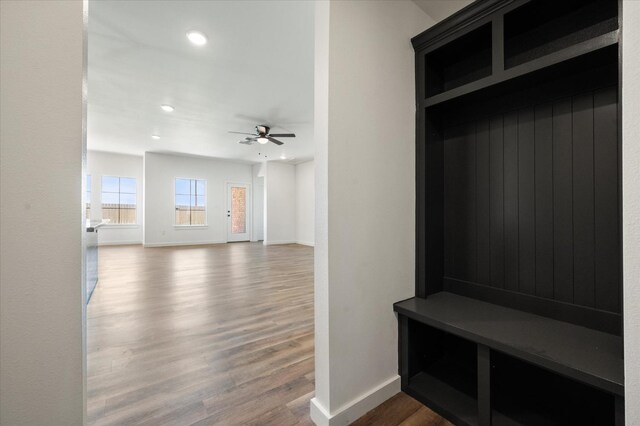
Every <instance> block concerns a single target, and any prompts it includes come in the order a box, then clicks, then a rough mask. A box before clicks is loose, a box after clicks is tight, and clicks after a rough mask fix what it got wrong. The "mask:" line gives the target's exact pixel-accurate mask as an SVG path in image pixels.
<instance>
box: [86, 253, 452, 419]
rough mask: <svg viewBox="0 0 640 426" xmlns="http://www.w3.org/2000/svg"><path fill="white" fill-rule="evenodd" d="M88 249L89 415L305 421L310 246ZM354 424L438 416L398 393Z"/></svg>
mask: <svg viewBox="0 0 640 426" xmlns="http://www.w3.org/2000/svg"><path fill="white" fill-rule="evenodd" d="M99 255H100V261H99V262H100V263H99V266H100V270H99V277H100V278H99V282H98V286H97V287H96V290H95V292H94V294H93V296H92V299H91V302H90V303H89V306H88V309H87V322H88V330H87V334H88V336H87V337H88V339H87V340H88V348H87V353H88V360H87V368H88V389H87V393H88V401H87V405H88V421H89V424H90V425H153V426H159V425H278V426H280V425H282V426H286V425H311V424H312V422H311V420H310V418H309V400H310V399H311V397H312V396H313V390H314V360H313V248H310V247H305V246H300V245H283V246H263V245H262V244H260V243H234V244H220V245H210V246H191V247H170V248H142V247H141V246H117V247H100V249H99ZM416 407H417V408H416ZM425 410H426V411H425ZM434 416H435V417H434ZM411 418H413V419H414V420H413V422H411V420H410V419H411ZM407 422H408V423H407ZM357 424H359V425H369V424H376V425H388V426H395V425H400V424H402V425H409V424H410V425H413V424H420V425H444V424H446V423H443V421H442V419H441V418H440V417H438V416H436V415H435V414H433V413H432V412H431V411H429V410H428V409H426V408H423V407H422V405H420V404H419V403H417V402H416V401H415V400H413V399H411V398H410V397H408V396H406V395H404V394H399V395H397V396H396V397H394V398H392V399H391V400H389V401H387V402H386V403H385V404H383V405H382V406H380V407H378V408H377V409H376V410H374V411H372V412H370V413H367V415H365V416H363V418H361V419H360V420H358V421H357Z"/></svg>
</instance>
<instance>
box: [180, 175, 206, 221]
mask: <svg viewBox="0 0 640 426" xmlns="http://www.w3.org/2000/svg"><path fill="white" fill-rule="evenodd" d="M205 186H206V185H205V181H204V180H200V179H176V225H178V226H191V225H206V218H207V214H206V208H207V203H206V188H205Z"/></svg>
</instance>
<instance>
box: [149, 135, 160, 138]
mask: <svg viewBox="0 0 640 426" xmlns="http://www.w3.org/2000/svg"><path fill="white" fill-rule="evenodd" d="M151 139H160V136H158V135H151Z"/></svg>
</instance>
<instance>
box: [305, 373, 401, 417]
mask: <svg viewBox="0 0 640 426" xmlns="http://www.w3.org/2000/svg"><path fill="white" fill-rule="evenodd" d="M398 392H400V376H397V375H396V376H395V377H392V378H391V379H389V380H387V381H385V382H383V383H382V384H380V385H378V386H377V387H375V388H373V389H371V390H370V391H369V392H367V393H365V394H364V395H361V396H359V397H358V398H356V399H354V400H353V401H351V402H349V403H347V404H345V405H343V406H342V407H340V408H339V409H338V410H336V411H335V412H334V413H329V412H328V411H327V410H326V409H325V408H324V407H323V406H322V404H320V403H319V402H318V400H317V399H316V398H312V399H311V420H313V422H314V423H315V424H316V425H317V426H346V425H348V424H351V423H353V422H354V421H356V420H357V419H359V418H360V417H362V416H363V415H364V414H366V413H367V412H369V411H371V410H373V409H374V408H376V407H377V406H378V405H380V404H382V403H383V402H385V401H386V400H387V399H389V398H391V397H392V396H394V395H395V394H397V393H398Z"/></svg>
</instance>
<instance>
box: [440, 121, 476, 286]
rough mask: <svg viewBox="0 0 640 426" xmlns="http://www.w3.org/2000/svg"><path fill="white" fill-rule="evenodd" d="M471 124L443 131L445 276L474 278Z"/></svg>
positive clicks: (473, 191)
mask: <svg viewBox="0 0 640 426" xmlns="http://www.w3.org/2000/svg"><path fill="white" fill-rule="evenodd" d="M475 133H476V129H475V125H474V124H468V125H462V126H455V127H451V128H448V129H446V130H445V135H444V137H445V203H444V204H445V219H444V220H445V275H446V276H449V277H453V278H458V279H462V280H465V281H474V280H475V279H476V264H477V262H476V208H475V197H476V193H475V189H476V188H475V162H476V155H475V139H476V137H475Z"/></svg>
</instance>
